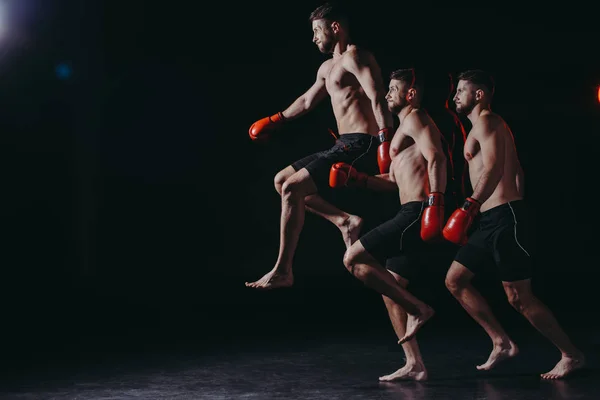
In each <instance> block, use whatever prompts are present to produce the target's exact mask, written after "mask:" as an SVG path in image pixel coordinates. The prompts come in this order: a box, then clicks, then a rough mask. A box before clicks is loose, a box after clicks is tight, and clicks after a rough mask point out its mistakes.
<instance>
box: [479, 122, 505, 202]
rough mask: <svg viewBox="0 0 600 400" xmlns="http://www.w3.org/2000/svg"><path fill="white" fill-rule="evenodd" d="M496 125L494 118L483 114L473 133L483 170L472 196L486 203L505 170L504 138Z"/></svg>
mask: <svg viewBox="0 0 600 400" xmlns="http://www.w3.org/2000/svg"><path fill="white" fill-rule="evenodd" d="M496 126H497V125H496V122H495V121H493V119H492V118H490V117H489V116H483V117H481V118H480V119H479V121H478V123H477V126H476V127H474V128H473V129H474V132H472V133H471V134H473V136H475V137H476V138H477V141H478V142H479V146H480V147H481V159H482V162H483V171H482V173H481V176H480V177H479V180H478V181H477V182H475V184H474V185H473V195H472V196H471V197H473V198H474V199H476V200H477V201H479V203H480V204H483V203H485V202H486V200H487V199H489V197H490V196H491V195H492V193H494V190H496V186H498V183H500V179H502V173H503V171H504V162H505V160H504V140H503V138H502V136H501V134H500V132H498V130H497V129H496Z"/></svg>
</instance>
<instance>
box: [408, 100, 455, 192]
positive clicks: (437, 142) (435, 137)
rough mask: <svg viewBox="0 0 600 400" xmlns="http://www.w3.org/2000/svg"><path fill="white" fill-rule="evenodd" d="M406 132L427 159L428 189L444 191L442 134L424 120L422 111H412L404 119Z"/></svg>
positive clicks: (444, 169)
mask: <svg viewBox="0 0 600 400" xmlns="http://www.w3.org/2000/svg"><path fill="white" fill-rule="evenodd" d="M404 124H405V127H406V128H405V129H406V132H407V134H408V135H409V136H410V137H412V138H413V140H414V141H415V144H416V145H417V146H418V149H419V151H420V152H421V154H422V155H423V157H424V158H425V160H426V161H427V174H428V176H429V191H430V192H432V193H433V192H439V193H444V192H445V191H446V185H447V182H446V168H447V166H446V161H447V160H446V156H445V155H444V150H443V149H442V147H441V145H442V143H441V140H442V139H441V136H442V134H441V133H440V131H439V130H438V128H437V127H436V126H435V125H432V124H428V123H426V121H425V115H423V113H422V111H416V112H412V113H411V114H410V115H408V116H407V117H406V119H405V120H404Z"/></svg>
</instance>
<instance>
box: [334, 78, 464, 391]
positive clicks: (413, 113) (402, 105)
mask: <svg viewBox="0 0 600 400" xmlns="http://www.w3.org/2000/svg"><path fill="white" fill-rule="evenodd" d="M423 92H424V91H423V82H422V81H421V79H417V76H415V71H414V69H399V70H396V71H394V72H392V73H391V75H390V83H389V91H388V94H387V96H386V99H387V102H388V108H389V110H390V111H391V112H392V113H393V114H396V115H397V116H398V118H399V120H400V127H399V128H398V131H397V133H396V135H395V136H394V139H392V145H393V147H392V151H393V155H394V158H393V159H392V160H393V161H392V166H393V167H392V170H391V171H390V173H392V174H393V178H391V179H394V182H395V183H394V187H393V189H394V190H396V191H398V190H401V193H403V194H401V197H400V201H401V203H402V204H404V206H402V207H404V211H407V210H410V207H412V205H411V203H410V201H411V200H412V199H415V200H416V202H415V203H414V208H415V212H413V213H411V214H410V216H409V213H408V212H407V213H406V215H404V216H401V215H402V214H398V216H397V217H396V218H394V220H393V221H394V222H393V223H394V224H396V226H394V227H393V228H391V224H388V227H382V228H378V229H379V232H382V233H383V234H384V235H386V237H385V239H383V238H380V237H377V236H375V235H377V234H376V233H370V234H367V235H365V237H366V239H364V238H361V243H362V245H363V247H367V246H369V247H368V249H369V250H367V251H368V252H369V253H371V252H373V254H371V256H376V257H377V256H378V258H379V259H378V262H380V261H381V264H382V265H385V267H386V269H387V270H388V271H389V273H390V274H391V275H392V276H393V278H394V279H395V281H396V282H397V285H399V286H401V287H402V288H406V287H407V286H408V284H409V283H410V282H412V281H414V279H415V278H417V276H419V275H420V274H424V273H425V274H428V275H430V274H431V273H433V272H434V271H433V270H432V269H431V267H432V266H434V265H433V264H435V266H438V265H440V266H441V265H444V264H445V265H448V264H449V263H450V261H451V260H452V257H454V254H455V253H456V246H454V245H452V244H450V243H448V242H445V243H441V244H440V243H436V244H433V245H427V244H425V243H424V242H423V240H422V238H421V236H420V234H419V233H418V232H420V231H419V227H421V225H420V224H415V226H414V228H417V229H409V230H407V231H406V233H405V237H401V236H400V235H401V232H400V228H403V227H406V226H407V225H408V224H410V223H411V222H415V221H416V220H418V218H419V217H418V213H419V212H420V211H421V207H422V200H424V199H425V198H427V195H426V191H427V190H428V187H427V186H426V185H427V181H428V174H427V169H428V164H429V163H428V161H426V159H425V158H424V155H423V154H432V153H433V154H432V155H431V156H429V159H430V160H431V167H430V168H431V172H430V173H431V174H432V176H433V177H434V179H435V180H437V182H438V183H434V185H433V187H437V189H439V190H440V191H442V189H444V187H445V195H444V198H443V203H442V204H445V205H451V208H449V210H450V211H453V210H454V209H455V208H456V199H455V197H456V192H457V190H459V189H460V188H459V187H457V186H456V183H454V182H453V181H454V176H453V172H454V170H453V168H452V163H451V161H450V160H451V155H450V151H451V150H450V146H449V144H448V143H447V141H446V140H445V139H444V138H443V135H441V132H439V130H438V127H437V125H436V124H434V122H433V121H432V120H431V119H430V118H429V117H428V116H427V113H426V112H425V111H423V109H422V108H421V105H422V100H423ZM453 128H454V126H453ZM449 134H450V135H452V134H454V129H449ZM420 135H421V136H425V138H423V139H421V140H420V141H418V142H417V141H416V140H417V139H418V138H419V137H420ZM427 146H431V150H430V149H429V148H428V147H427ZM428 150H429V151H430V152H431V153H428ZM444 150H445V151H444ZM438 151H442V153H441V155H438V156H436V155H435V154H437V152H438ZM436 157H437V159H436ZM461 158H462V157H461ZM436 161H437V162H438V163H440V165H441V164H444V167H438V166H436V164H435V163H436ZM438 170H439V171H438ZM409 174H412V175H411V176H409ZM439 174H445V178H446V179H445V180H444V179H443V177H442V176H441V175H440V176H439V177H438V175H439ZM382 178H385V176H384V175H380V176H376V177H373V176H368V175H367V174H365V173H363V172H360V171H358V170H356V169H354V168H352V167H351V166H349V165H342V164H341V163H338V164H336V165H334V166H333V167H332V169H331V175H330V185H331V186H332V187H334V188H337V187H342V186H350V185H352V186H358V187H363V188H368V189H371V188H373V189H375V190H377V189H376V188H374V187H373V186H374V185H373V184H374V183H375V182H377V181H378V180H379V179H382ZM388 179H390V178H389V176H388ZM444 182H445V184H444ZM400 186H402V188H401V189H400ZM434 198H436V195H434ZM407 203H408V204H407ZM430 211H431V210H430ZM441 215H442V217H443V218H444V221H445V220H446V219H445V217H444V213H443V211H442V212H441ZM440 223H442V224H443V222H440ZM437 226H438V229H439V226H440V225H437ZM423 227H425V225H423ZM398 232H400V233H398ZM436 233H437V236H438V238H441V236H440V235H439V231H437V232H436ZM387 235H389V236H387ZM382 239H383V240H385V241H386V243H387V241H390V242H393V243H395V246H396V250H395V251H390V252H389V253H388V252H387V251H386V250H387V248H383V243H384V242H383V240H382ZM365 243H367V245H365ZM400 243H402V244H403V246H406V247H407V248H406V249H405V250H404V251H402V252H400ZM376 245H377V246H382V248H381V249H376V248H375V246H376ZM388 245H389V244H386V246H388ZM434 255H435V256H434ZM357 257H358V256H357ZM386 257H388V258H387V259H386V260H385V262H383V259H384V258H386ZM446 268H447V267H446ZM440 278H441V277H440ZM382 297H383V301H384V303H385V306H386V308H387V310H388V315H389V317H390V320H391V322H392V327H393V328H394V331H395V332H396V335H397V336H398V339H399V340H402V339H403V338H404V337H405V335H406V331H407V329H406V328H407V314H406V311H405V310H404V309H403V307H402V306H401V305H400V304H398V303H397V302H395V301H393V300H392V299H391V298H389V297H387V296H386V295H383V296H382ZM402 348H403V350H404V354H405V356H406V364H405V365H404V366H403V367H402V368H400V369H398V370H397V371H395V372H393V373H392V374H389V375H385V376H382V377H380V378H379V380H380V381H385V382H390V381H396V380H417V381H423V380H426V379H427V377H428V374H427V369H426V368H425V364H424V362H423V357H422V355H421V351H420V349H419V345H418V344H417V340H416V338H412V339H410V340H407V341H404V343H402Z"/></svg>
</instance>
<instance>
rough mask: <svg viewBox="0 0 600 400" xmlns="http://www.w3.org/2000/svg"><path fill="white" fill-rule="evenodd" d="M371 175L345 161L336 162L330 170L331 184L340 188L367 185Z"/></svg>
mask: <svg viewBox="0 0 600 400" xmlns="http://www.w3.org/2000/svg"><path fill="white" fill-rule="evenodd" d="M368 179H369V175H367V174H365V173H364V172H358V171H357V170H356V168H354V167H353V166H351V165H350V164H346V163H343V162H339V163H335V164H333V165H332V166H331V170H330V171H329V186H331V187H332V188H340V187H344V186H349V187H352V186H355V187H361V188H364V187H367V180H368Z"/></svg>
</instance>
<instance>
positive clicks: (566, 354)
mask: <svg viewBox="0 0 600 400" xmlns="http://www.w3.org/2000/svg"><path fill="white" fill-rule="evenodd" d="M560 355H561V357H562V358H571V359H574V360H577V359H580V358H583V353H582V352H581V351H579V350H572V351H570V352H565V351H561V352H560Z"/></svg>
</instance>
